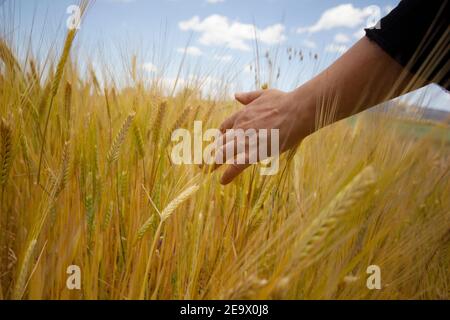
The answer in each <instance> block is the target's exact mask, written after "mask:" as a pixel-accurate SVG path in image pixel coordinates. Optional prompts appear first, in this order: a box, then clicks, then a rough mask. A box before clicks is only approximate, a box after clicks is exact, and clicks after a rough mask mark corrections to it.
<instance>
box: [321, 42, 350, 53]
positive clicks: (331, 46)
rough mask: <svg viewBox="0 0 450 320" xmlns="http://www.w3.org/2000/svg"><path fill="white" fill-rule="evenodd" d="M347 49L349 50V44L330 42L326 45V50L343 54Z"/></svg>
mask: <svg viewBox="0 0 450 320" xmlns="http://www.w3.org/2000/svg"><path fill="white" fill-rule="evenodd" d="M347 50H348V47H347V46H345V45H342V44H336V43H330V44H329V45H328V46H326V47H325V51H326V52H331V53H339V54H343V53H344V52H345V51H347Z"/></svg>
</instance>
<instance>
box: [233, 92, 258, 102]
mask: <svg viewBox="0 0 450 320" xmlns="http://www.w3.org/2000/svg"><path fill="white" fill-rule="evenodd" d="M263 93H264V90H257V91H250V92H240V93H236V94H235V95H234V97H235V99H236V100H237V101H239V102H240V103H242V104H243V105H247V104H249V103H251V102H253V101H254V100H256V99H258V98H259V97H260V96H261V95H262V94H263Z"/></svg>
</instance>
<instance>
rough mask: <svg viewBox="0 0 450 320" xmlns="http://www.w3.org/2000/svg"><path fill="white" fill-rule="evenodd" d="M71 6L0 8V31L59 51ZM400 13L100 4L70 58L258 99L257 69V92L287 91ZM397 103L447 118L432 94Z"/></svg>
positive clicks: (444, 98)
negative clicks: (8, 15)
mask: <svg viewBox="0 0 450 320" xmlns="http://www.w3.org/2000/svg"><path fill="white" fill-rule="evenodd" d="M73 4H77V1H76V0H59V1H54V0H0V6H1V7H0V12H1V10H2V8H3V14H4V12H5V11H7V10H5V8H8V10H10V8H11V7H12V8H13V10H12V12H14V20H13V22H12V23H11V22H2V21H1V20H0V30H1V31H3V32H4V30H5V28H4V26H1V24H2V23H4V24H8V27H11V25H13V26H14V34H15V35H20V37H23V39H26V37H27V36H28V35H29V34H30V30H33V33H32V37H31V38H32V40H31V42H32V47H33V50H34V51H35V52H36V54H37V55H45V52H48V49H49V48H57V47H59V48H60V47H61V43H60V42H61V41H62V40H63V39H64V38H63V37H62V36H61V35H62V34H64V32H65V31H66V30H67V29H66V22H67V19H69V18H70V16H71V14H72V13H71V12H68V7H69V6H71V5H73ZM397 4H398V1H396V0H376V1H375V0H373V1H365V0H360V1H348V0H347V1H345V0H343V1H342V0H96V1H95V2H94V3H93V5H92V6H91V7H90V9H89V10H88V13H87V15H86V17H85V19H84V20H83V22H82V23H81V27H80V30H79V34H78V36H77V37H78V39H77V43H76V46H77V47H76V51H75V52H76V53H75V55H76V58H78V59H79V60H80V61H92V64H93V66H94V67H95V68H96V69H98V70H101V69H102V67H103V66H104V65H105V64H107V65H108V66H109V68H110V69H112V70H111V72H113V73H114V74H115V75H120V74H126V64H127V63H124V61H128V62H129V61H130V59H131V55H134V54H136V55H137V57H138V65H139V67H140V70H141V71H142V74H143V75H144V76H145V77H150V78H152V77H158V78H164V79H165V81H167V82H168V83H173V81H174V79H175V78H177V77H178V78H180V79H181V81H180V84H179V85H183V84H184V83H189V82H191V81H194V80H193V79H194V78H196V77H198V78H202V79H206V81H205V83H204V86H205V91H207V90H214V88H219V87H222V86H224V83H225V84H226V85H227V89H228V90H231V91H240V90H250V89H254V88H255V87H256V84H255V76H254V72H253V71H254V70H255V69H256V68H257V67H258V68H257V69H259V70H261V75H260V82H261V83H264V82H268V83H270V85H271V86H272V87H277V88H280V89H282V90H291V89H293V88H295V87H296V86H298V85H300V84H302V83H304V82H306V81H307V80H308V79H310V78H311V77H313V76H314V75H315V74H317V73H318V72H320V71H321V70H323V69H324V68H325V67H327V66H328V65H329V64H331V63H332V62H333V61H334V60H335V59H336V58H338V57H339V56H340V55H341V54H342V53H344V52H345V51H346V50H347V49H348V48H350V47H351V46H352V45H353V44H354V43H355V42H356V41H357V40H358V39H360V38H361V37H362V36H363V35H364V32H363V29H364V28H365V27H370V26H372V25H374V24H375V22H376V21H377V20H378V19H379V18H380V17H382V16H384V15H385V14H387V13H388V12H389V11H390V10H392V8H394V7H395V6H396V5H397ZM10 12H11V11H10ZM255 35H256V39H257V45H255ZM55 39H59V42H58V41H57V42H55ZM17 43H20V41H17ZM256 48H257V50H256ZM19 49H21V48H19ZM23 50H26V48H23ZM300 52H301V53H300ZM257 54H258V56H259V57H260V59H259V60H257V59H256V56H257ZM316 55H317V56H316ZM256 61H258V63H256ZM181 62H183V68H182V70H181V72H180V73H179V65H180V63H181ZM171 81H172V82H171ZM206 87H207V88H206ZM218 90H219V89H218ZM403 99H404V100H407V101H409V102H411V103H418V104H424V105H426V106H430V107H434V108H439V109H444V110H449V111H450V98H449V94H448V93H446V92H444V91H443V90H441V89H440V88H439V87H437V86H428V87H427V88H426V89H425V90H420V91H419V92H415V93H413V94H410V95H407V96H406V97H403Z"/></svg>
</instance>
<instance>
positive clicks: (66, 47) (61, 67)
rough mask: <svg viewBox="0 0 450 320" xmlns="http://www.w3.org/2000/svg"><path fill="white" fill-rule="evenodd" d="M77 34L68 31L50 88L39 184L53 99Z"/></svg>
mask: <svg viewBox="0 0 450 320" xmlns="http://www.w3.org/2000/svg"><path fill="white" fill-rule="evenodd" d="M75 35H76V29H71V30H70V31H69V32H68V33H67V37H66V41H65V42H64V49H63V52H62V54H61V57H60V59H59V62H58V66H57V67H56V73H55V77H54V78H53V82H52V86H51V90H50V105H49V107H48V111H47V117H46V119H45V126H44V132H43V137H42V145H41V152H40V155H39V166H38V172H37V178H36V181H37V183H38V184H39V179H40V176H41V167H42V157H43V155H44V148H45V138H46V136H47V129H48V123H49V120H50V113H51V111H52V106H53V99H54V98H55V96H56V93H57V92H58V87H59V83H60V82H61V78H62V75H63V71H64V66H65V65H66V62H67V59H68V58H69V53H70V48H71V47H72V43H73V40H74V39H75Z"/></svg>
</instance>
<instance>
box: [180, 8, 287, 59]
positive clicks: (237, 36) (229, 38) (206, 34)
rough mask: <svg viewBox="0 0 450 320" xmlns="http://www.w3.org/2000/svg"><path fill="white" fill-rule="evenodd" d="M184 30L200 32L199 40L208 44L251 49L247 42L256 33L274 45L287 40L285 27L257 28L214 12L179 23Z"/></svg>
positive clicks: (263, 40)
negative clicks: (204, 16)
mask: <svg viewBox="0 0 450 320" xmlns="http://www.w3.org/2000/svg"><path fill="white" fill-rule="evenodd" d="M178 26H179V28H180V29H181V30H183V31H195V32H199V33H200V34H201V35H200V39H199V42H200V43H201V44H203V45H207V46H227V47H228V48H231V49H238V50H244V51H247V50H250V46H249V44H248V43H247V42H248V41H249V40H252V39H254V37H255V33H256V36H257V38H258V40H259V41H260V42H261V43H264V44H268V45H272V44H276V43H279V42H283V41H284V40H286V36H285V35H284V31H285V27H284V25H282V24H274V25H271V26H268V27H266V28H264V29H259V28H256V30H255V27H254V26H253V25H252V24H246V23H241V22H239V21H230V20H229V19H228V17H225V16H221V15H218V14H213V15H210V16H208V17H206V18H205V19H203V20H201V19H200V18H199V17H198V16H194V17H192V18H191V19H189V20H186V21H181V22H180V23H179V24H178Z"/></svg>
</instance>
